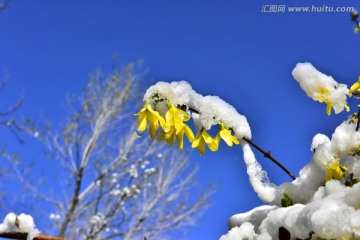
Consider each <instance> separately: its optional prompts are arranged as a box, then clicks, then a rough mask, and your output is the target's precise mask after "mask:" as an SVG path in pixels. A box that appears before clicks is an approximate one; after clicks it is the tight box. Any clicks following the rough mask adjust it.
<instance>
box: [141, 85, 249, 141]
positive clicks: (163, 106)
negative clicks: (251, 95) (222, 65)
mask: <svg viewBox="0 0 360 240" xmlns="http://www.w3.org/2000/svg"><path fill="white" fill-rule="evenodd" d="M154 96H158V97H156V98H154ZM158 99H166V100H170V101H171V102H172V103H173V104H174V105H175V106H183V105H185V106H187V109H195V110H196V111H198V112H199V114H197V113H192V118H193V119H194V123H195V127H196V128H197V130H199V129H200V128H201V127H204V128H205V129H206V130H209V129H210V128H211V127H212V126H213V125H216V124H219V123H220V121H222V122H224V123H225V125H226V126H227V127H228V128H231V129H232V130H233V131H234V136H235V137H236V138H237V139H239V140H241V139H242V138H243V137H246V138H248V139H250V138H251V131H250V126H249V124H248V122H247V119H246V117H245V116H243V115H241V114H239V113H238V112H237V111H236V110H235V108H234V107H233V106H231V105H230V104H228V103H227V102H225V101H224V100H222V99H221V98H219V97H217V96H203V95H201V94H198V93H197V92H195V91H194V90H193V89H192V87H191V85H190V84H189V83H187V82H186V81H179V82H171V83H167V82H158V83H156V84H155V85H153V86H151V87H150V88H148V90H147V91H146V93H145V95H144V101H145V102H148V101H149V100H150V101H152V105H153V106H155V102H154V101H155V100H158ZM156 110H157V111H158V112H159V113H160V114H161V115H162V116H165V114H166V111H167V103H166V101H161V102H157V103H156Z"/></svg>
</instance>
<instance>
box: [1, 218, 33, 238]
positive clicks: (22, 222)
mask: <svg viewBox="0 0 360 240" xmlns="http://www.w3.org/2000/svg"><path fill="white" fill-rule="evenodd" d="M14 232H22V233H28V235H27V240H32V239H33V238H34V237H36V236H37V235H39V233H40V232H39V230H37V229H36V228H35V223H34V220H33V218H32V216H30V215H26V214H24V213H21V214H20V215H18V216H17V215H16V214H15V213H9V214H8V215H6V217H5V219H4V221H3V223H2V224H0V233H14Z"/></svg>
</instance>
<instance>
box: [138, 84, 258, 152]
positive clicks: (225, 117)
mask: <svg viewBox="0 0 360 240" xmlns="http://www.w3.org/2000/svg"><path fill="white" fill-rule="evenodd" d="M144 102H146V104H145V106H144V108H143V109H142V110H140V112H139V113H137V114H135V116H138V117H139V119H138V130H139V131H141V132H143V131H145V130H146V127H147V123H149V124H150V136H151V137H152V138H154V137H155V135H157V140H158V141H163V140H166V143H167V144H168V145H170V146H171V145H172V144H173V143H174V142H175V140H177V141H178V148H179V149H180V150H181V149H183V148H184V135H186V137H187V138H188V140H189V142H191V143H192V147H193V148H197V149H198V151H199V153H200V154H204V153H205V149H206V145H207V146H208V147H209V149H210V150H211V151H217V150H218V147H219V143H220V139H223V140H224V141H225V142H226V144H227V145H228V146H232V145H233V144H239V140H241V139H242V138H243V137H246V138H248V139H250V137H251V132H250V127H249V125H248V123H247V120H246V118H245V117H244V116H242V115H240V114H238V113H237V112H236V110H235V109H234V108H233V107H232V106H231V105H229V104H227V103H226V102H225V101H223V100H221V99H220V98H218V97H213V96H205V97H203V96H202V95H200V94H198V93H196V92H195V91H194V90H192V89H191V86H190V85H189V84H188V83H187V82H184V81H181V82H172V83H165V82H159V83H157V84H155V85H154V86H151V87H150V88H149V89H148V90H147V92H146V94H145V96H144ZM191 113H194V114H195V115H196V116H199V117H198V118H196V117H193V119H194V121H195V125H196V126H198V127H199V132H198V133H197V135H196V138H195V137H194V134H193V131H192V130H191V128H190V127H189V126H188V125H187V124H185V123H184V122H186V121H189V120H190V118H191V115H192V114H191ZM213 125H219V132H218V134H217V135H216V137H215V138H213V137H212V136H210V135H209V133H208V132H207V130H209V129H210V128H211V127H212V126H213ZM160 126H161V130H159V128H160ZM158 130H159V131H158Z"/></svg>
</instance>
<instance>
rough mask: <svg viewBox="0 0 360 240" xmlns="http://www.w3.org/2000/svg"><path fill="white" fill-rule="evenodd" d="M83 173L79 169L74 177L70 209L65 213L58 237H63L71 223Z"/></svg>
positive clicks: (82, 169) (81, 168)
mask: <svg viewBox="0 0 360 240" xmlns="http://www.w3.org/2000/svg"><path fill="white" fill-rule="evenodd" d="M83 173H84V168H83V167H80V169H79V170H78V173H77V176H76V182H75V188H74V194H73V197H72V200H71V203H70V207H69V210H68V212H67V213H66V216H65V220H64V222H63V223H62V224H61V227H60V231H59V234H58V236H59V237H63V236H64V234H65V232H66V229H67V227H68V225H69V223H70V222H71V221H72V219H73V215H74V212H75V208H76V206H77V204H78V203H79V193H80V188H81V182H82V178H83Z"/></svg>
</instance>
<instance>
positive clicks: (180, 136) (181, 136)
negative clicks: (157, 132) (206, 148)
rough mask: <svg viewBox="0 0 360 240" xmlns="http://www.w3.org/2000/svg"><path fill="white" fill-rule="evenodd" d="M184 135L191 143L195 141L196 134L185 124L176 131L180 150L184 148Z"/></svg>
mask: <svg viewBox="0 0 360 240" xmlns="http://www.w3.org/2000/svg"><path fill="white" fill-rule="evenodd" d="M184 134H185V135H186V137H187V138H188V139H189V142H193V141H194V140H195V137H194V134H193V132H192V131H191V129H190V128H189V126H188V125H186V124H184V123H183V125H182V126H181V128H179V129H178V130H176V139H177V140H178V147H179V149H180V150H181V149H183V148H184Z"/></svg>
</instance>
